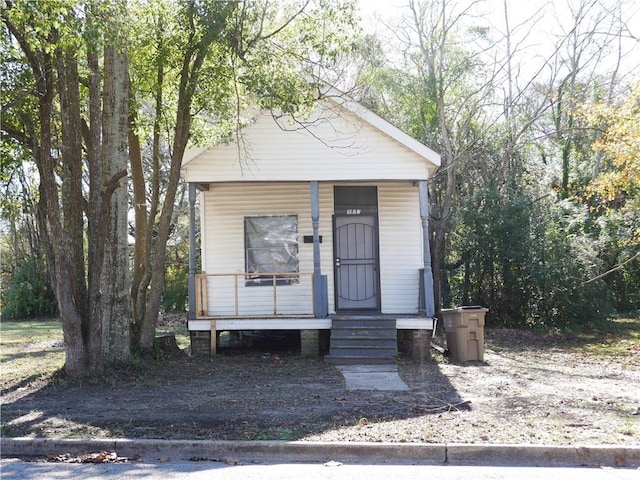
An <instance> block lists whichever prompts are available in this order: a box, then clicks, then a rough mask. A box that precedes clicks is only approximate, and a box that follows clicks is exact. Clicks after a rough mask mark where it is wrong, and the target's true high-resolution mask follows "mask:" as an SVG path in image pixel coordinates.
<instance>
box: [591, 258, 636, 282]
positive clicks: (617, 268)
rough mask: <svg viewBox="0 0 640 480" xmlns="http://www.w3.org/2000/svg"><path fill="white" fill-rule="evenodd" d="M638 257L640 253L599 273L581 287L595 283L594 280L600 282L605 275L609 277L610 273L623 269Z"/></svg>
mask: <svg viewBox="0 0 640 480" xmlns="http://www.w3.org/2000/svg"><path fill="white" fill-rule="evenodd" d="M638 257H640V252H637V253H636V254H635V255H634V256H633V257H631V258H628V259H627V260H625V261H624V262H622V263H619V264H618V265H616V266H615V267H613V268H612V269H611V270H607V271H606V272H604V273H601V274H600V275H598V276H597V277H593V278H591V279H589V280H587V281H586V282H583V283H582V285H586V284H588V283H592V282H595V281H596V280H600V279H601V278H604V277H606V276H607V275H609V274H610V273H613V272H615V271H617V270H620V269H621V268H623V267H624V266H625V265H627V264H629V263H631V262H633V261H634V260H635V259H636V258H638Z"/></svg>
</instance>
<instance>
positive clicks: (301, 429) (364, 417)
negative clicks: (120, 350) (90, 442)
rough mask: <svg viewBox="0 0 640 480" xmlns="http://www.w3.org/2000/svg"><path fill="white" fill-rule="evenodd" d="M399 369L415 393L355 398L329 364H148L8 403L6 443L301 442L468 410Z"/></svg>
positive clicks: (436, 379)
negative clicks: (18, 439) (29, 439)
mask: <svg viewBox="0 0 640 480" xmlns="http://www.w3.org/2000/svg"><path fill="white" fill-rule="evenodd" d="M398 366H399V371H400V374H401V376H402V377H403V379H404V380H405V382H406V383H407V384H408V385H409V386H410V387H411V391H404V392H402V391H398V392H388V391H384V392H383V391H347V390H346V389H345V384H344V379H343V377H342V375H341V374H340V372H339V371H338V370H337V369H336V368H335V367H333V366H331V365H328V364H326V363H324V362H323V361H322V360H321V359H311V358H303V357H301V356H300V355H298V354H297V353H295V352H294V353H292V352H290V351H284V352H276V353H273V352H267V351H265V350H264V348H262V349H261V348H252V349H240V350H238V349H228V350H225V351H224V353H223V354H221V355H218V356H216V357H214V358H191V357H186V356H182V357H178V358H171V359H164V360H159V361H148V362H144V363H143V364H141V365H139V366H137V367H136V368H129V369H123V370H114V371H112V372H109V373H108V374H106V375H104V376H102V377H100V378H94V379H86V380H83V381H72V380H68V379H64V378H62V377H58V378H57V379H55V380H54V381H53V382H51V383H49V384H47V385H45V386H44V387H42V388H39V389H37V390H34V391H28V390H25V391H23V392H22V393H23V395H12V396H11V397H13V398H7V397H5V398H3V405H2V416H3V421H2V435H3V436H7V437H12V436H14V437H15V436H39V437H85V436H90V437H131V438H167V439H168V438H171V439H219V440H241V439H247V440H298V439H304V438H305V437H309V436H312V435H315V434H321V433H323V432H326V431H329V430H332V429H336V428H340V427H345V426H353V425H362V424H364V423H365V422H366V423H367V424H372V423H376V422H385V421H391V420H401V419H408V418H413V417H418V416H425V415H430V414H443V413H446V412H451V411H453V410H458V409H467V408H469V404H468V403H466V402H465V401H464V399H462V398H460V396H459V395H458V393H457V392H456V390H455V389H454V388H453V386H452V384H451V383H450V382H449V380H448V379H447V378H446V377H445V376H444V375H443V374H442V373H441V371H440V368H439V365H438V362H436V361H434V360H425V361H423V362H420V363H417V362H415V361H413V360H408V359H403V358H400V359H399V361H398Z"/></svg>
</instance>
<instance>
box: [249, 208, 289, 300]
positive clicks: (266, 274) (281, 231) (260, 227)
mask: <svg viewBox="0 0 640 480" xmlns="http://www.w3.org/2000/svg"><path fill="white" fill-rule="evenodd" d="M278 222H280V223H279V224H278ZM243 224H244V261H245V273H246V276H245V286H248V287H249V286H251V287H253V286H273V285H274V276H273V274H274V273H275V274H278V275H277V276H276V277H275V285H297V284H299V283H300V280H299V275H298V274H299V272H300V261H299V252H300V248H299V241H298V215H295V214H272V215H247V216H245V217H244V220H243ZM287 227H289V228H287ZM260 232H263V233H264V232H269V233H270V234H272V235H273V237H271V238H269V237H268V236H265V237H263V238H262V239H259V238H252V237H251V235H252V234H256V233H260ZM259 251H261V252H262V256H264V255H265V254H267V255H268V252H271V253H272V255H271V257H272V258H274V259H277V258H278V257H280V258H286V257H287V256H288V257H289V259H290V260H289V261H288V262H286V263H282V262H281V265H283V266H284V267H291V266H295V269H294V270H290V269H289V268H286V270H285V269H284V268H278V262H273V263H272V265H274V268H273V271H269V269H264V265H266V263H264V262H262V263H257V262H256V256H255V255H253V253H254V252H259ZM257 267H260V268H262V271H261V270H259V269H256V268H257ZM282 274H290V275H282Z"/></svg>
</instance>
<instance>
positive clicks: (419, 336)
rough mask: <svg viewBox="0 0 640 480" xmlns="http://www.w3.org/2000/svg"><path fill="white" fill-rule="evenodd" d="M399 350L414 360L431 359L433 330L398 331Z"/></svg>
mask: <svg viewBox="0 0 640 480" xmlns="http://www.w3.org/2000/svg"><path fill="white" fill-rule="evenodd" d="M398 348H399V350H400V351H402V352H403V353H406V354H407V355H409V356H410V357H411V358H413V359H414V360H425V359H428V358H431V330H398Z"/></svg>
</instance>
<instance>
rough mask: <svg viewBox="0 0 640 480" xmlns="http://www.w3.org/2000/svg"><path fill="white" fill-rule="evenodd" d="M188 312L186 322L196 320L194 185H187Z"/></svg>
mask: <svg viewBox="0 0 640 480" xmlns="http://www.w3.org/2000/svg"><path fill="white" fill-rule="evenodd" d="M188 287H189V312H188V314H187V319H188V320H195V318H196V184H195V183H189V281H188Z"/></svg>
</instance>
